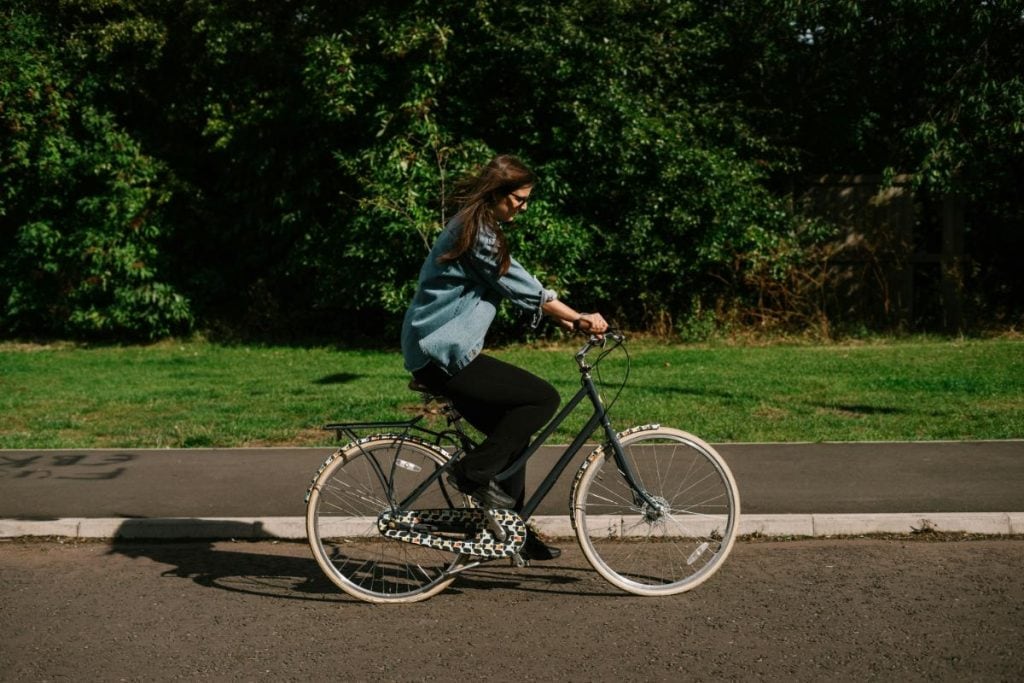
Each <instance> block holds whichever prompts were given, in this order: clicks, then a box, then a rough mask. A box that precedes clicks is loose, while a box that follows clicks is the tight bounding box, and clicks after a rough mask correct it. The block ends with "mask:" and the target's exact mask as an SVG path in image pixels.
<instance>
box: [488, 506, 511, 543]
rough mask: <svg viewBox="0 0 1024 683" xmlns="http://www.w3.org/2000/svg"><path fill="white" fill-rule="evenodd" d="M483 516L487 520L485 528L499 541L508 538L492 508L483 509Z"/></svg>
mask: <svg viewBox="0 0 1024 683" xmlns="http://www.w3.org/2000/svg"><path fill="white" fill-rule="evenodd" d="M484 518H485V519H486V520H487V529H488V530H489V531H490V532H491V534H492V535H493V536H494V538H496V539H497V540H498V541H499V542H504V541H505V539H506V538H508V533H506V531H505V529H504V527H502V526H501V522H500V521H498V516H497V515H496V514H495V511H494V510H490V509H489V510H484Z"/></svg>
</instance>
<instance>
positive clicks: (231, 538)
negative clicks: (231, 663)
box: [109, 519, 353, 601]
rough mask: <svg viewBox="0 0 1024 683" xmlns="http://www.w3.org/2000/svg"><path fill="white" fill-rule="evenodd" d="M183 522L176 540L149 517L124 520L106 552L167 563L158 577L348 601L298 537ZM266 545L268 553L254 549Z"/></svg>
mask: <svg viewBox="0 0 1024 683" xmlns="http://www.w3.org/2000/svg"><path fill="white" fill-rule="evenodd" d="M186 521H187V522H188V528H189V531H190V536H191V538H181V537H180V536H179V537H177V538H176V537H175V533H174V532H173V531H171V530H167V531H163V530H160V529H159V527H158V526H154V525H153V524H152V522H153V520H142V519H129V520H125V521H124V522H123V523H122V524H121V526H120V527H119V528H118V530H117V535H116V537H115V538H114V539H112V540H111V541H110V551H109V553H110V554H117V555H123V556H125V557H130V558H133V559H135V558H147V559H150V560H152V561H154V562H156V563H158V564H161V565H167V567H169V568H167V569H164V570H163V571H161V574H160V575H161V576H164V577H168V578H182V579H189V580H191V581H193V582H194V583H196V584H198V585H200V586H205V587H208V588H218V589H220V590H227V591H234V592H239V593H248V594H253V595H263V596H268V597H276V598H284V599H289V600H327V601H336V600H340V601H353V599H351V598H349V596H347V595H345V594H344V593H342V592H341V591H339V590H338V588H337V587H336V586H335V585H334V584H332V583H331V582H330V581H329V580H328V579H327V577H325V576H324V574H323V572H322V571H321V570H320V567H319V566H318V565H317V563H316V561H315V560H314V559H313V558H312V556H311V555H310V554H309V550H308V547H307V546H306V544H305V543H303V542H301V541H292V540H286V539H280V540H274V539H267V538H262V539H259V540H258V541H257V539H253V538H252V535H253V525H252V524H246V523H242V522H231V521H214V520H198V519H191V520H186ZM204 527H205V528H206V529H208V530H209V531H208V532H207V533H204ZM204 536H205V537H204ZM257 543H258V544H259V545H258V546H257ZM268 543H269V544H272V546H271V547H272V552H265V551H263V552H254V548H256V547H259V548H260V549H261V550H264V549H266V548H267V544H268Z"/></svg>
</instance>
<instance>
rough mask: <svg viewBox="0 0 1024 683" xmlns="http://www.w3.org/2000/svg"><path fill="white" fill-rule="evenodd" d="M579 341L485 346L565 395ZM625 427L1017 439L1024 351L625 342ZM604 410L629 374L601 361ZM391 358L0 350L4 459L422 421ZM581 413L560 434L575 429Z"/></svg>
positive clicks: (177, 350) (916, 345) (302, 437)
mask: <svg viewBox="0 0 1024 683" xmlns="http://www.w3.org/2000/svg"><path fill="white" fill-rule="evenodd" d="M575 348H576V346H575V345H574V344H573V345H569V344H563V345H555V346H545V347H538V348H535V347H525V346H523V347H512V348H508V349H501V350H496V351H493V353H495V354H496V355H498V356H499V357H501V358H504V359H506V360H508V361H510V362H512V363H516V364H520V365H522V366H524V367H526V368H528V369H530V370H532V371H533V372H536V373H538V374H539V375H541V376H543V377H546V378H548V379H549V380H551V381H552V383H553V384H554V385H555V386H556V387H557V388H558V390H559V391H560V392H561V393H562V396H563V398H564V399H567V398H568V397H570V396H571V395H572V394H573V392H574V391H575V390H576V388H577V386H578V381H579V380H578V373H577V370H576V368H575V364H574V363H573V361H572V354H573V352H574V351H575ZM629 352H630V358H631V361H632V362H631V368H630V375H629V382H628V384H627V385H626V387H625V389H624V390H623V391H622V393H621V395H620V396H619V398H618V400H617V401H616V402H615V404H614V407H613V413H612V419H613V422H614V424H615V425H616V426H617V427H618V428H621V429H624V428H626V427H628V426H631V425H634V424H641V423H648V422H660V423H662V424H665V425H668V426H674V427H679V428H681V429H685V430H687V431H691V432H693V433H695V434H697V435H699V436H701V437H703V438H705V439H706V440H708V441H711V442H743V441H865V440H932V439H1006V438H1021V437H1024V342H1022V341H1019V340H1015V339H996V340H984V341H981V340H966V341H947V340H943V341H938V340H921V339H916V340H901V341H890V342H884V343H883V342H878V343H864V344H852V345H827V346H804V345H774V346H725V345H720V346H719V345H713V346H681V345H666V344H660V343H656V342H652V341H637V342H633V343H631V344H630V346H629ZM601 367H602V372H601V379H602V380H603V386H604V390H603V395H604V397H605V400H606V401H608V400H611V398H612V397H613V396H614V395H615V393H616V391H617V388H618V386H619V385H620V384H621V382H622V378H623V375H624V371H625V368H626V363H625V358H624V356H623V355H621V354H613V355H611V356H609V357H608V359H607V360H606V361H605V363H604V364H603V365H602V366H601ZM407 379H408V376H407V374H406V373H405V371H404V370H403V369H402V364H401V358H400V356H399V354H398V352H397V351H390V352H385V351H366V350H344V349H331V348H299V347H254V346H223V345H217V344H211V343H207V342H202V341H187V342H163V343H160V344H156V345H150V346H105V347H76V346H73V345H68V344H54V345H45V346H40V345H25V344H14V343H7V344H0V448H88V447H104V448H166V447H207V446H219V447H230V446H254V445H255V446H261V445H262V446H265V445H300V446H308V445H327V444H330V443H331V442H332V441H331V438H332V437H331V436H330V435H329V434H327V433H325V432H322V431H320V430H319V426H320V425H322V424H323V423H325V422H329V421H356V420H374V419H404V418H407V417H409V416H411V415H414V414H416V413H417V411H418V410H419V406H420V402H419V399H418V398H417V396H416V395H414V394H412V393H411V392H410V391H408V390H407V389H406V387H405V385H406V381H407ZM584 418H585V415H583V411H580V412H579V413H578V414H577V417H576V419H574V420H572V421H570V422H569V423H568V424H567V427H563V430H562V431H561V432H559V434H557V435H556V437H555V441H558V442H566V441H568V440H569V438H570V437H571V434H570V433H569V431H568V430H569V429H572V428H574V427H577V428H578V426H579V425H580V424H582V422H583V421H584Z"/></svg>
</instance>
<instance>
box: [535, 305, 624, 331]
mask: <svg viewBox="0 0 1024 683" xmlns="http://www.w3.org/2000/svg"><path fill="white" fill-rule="evenodd" d="M542 308H543V310H544V313H545V314H546V315H548V316H549V317H551V318H554V319H555V320H556V321H558V324H559V325H561V326H562V327H564V328H566V329H567V330H577V329H578V330H583V331H584V332H592V333H594V334H602V333H603V332H605V331H606V330H607V329H608V323H607V322H605V319H604V318H603V317H602V316H601V314H600V313H578V312H576V310H575V309H573V308H572V307H571V306H569V305H568V304H565V303H563V302H561V301H559V300H558V299H553V300H551V301H549V302H547V303H546V304H544V306H543V307H542Z"/></svg>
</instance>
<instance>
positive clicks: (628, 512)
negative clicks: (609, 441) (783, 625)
mask: <svg viewBox="0 0 1024 683" xmlns="http://www.w3.org/2000/svg"><path fill="white" fill-rule="evenodd" d="M620 441H621V443H622V449H623V451H624V453H625V455H626V458H627V459H628V460H629V461H630V462H631V463H632V466H633V468H634V469H635V470H636V474H637V477H638V478H639V483H640V485H641V486H643V488H644V490H645V491H646V493H647V495H648V496H649V497H650V498H651V500H652V502H653V504H652V503H651V502H647V501H644V500H643V499H640V498H638V497H637V496H636V495H635V493H634V491H633V489H632V488H631V487H630V485H629V484H628V483H627V481H626V478H625V476H624V475H623V474H622V473H621V472H620V471H619V469H618V467H617V465H616V462H615V457H614V455H613V454H612V452H611V447H610V446H605V447H603V448H599V449H597V450H596V451H594V452H593V453H592V454H591V455H590V456H589V457H588V458H587V460H586V461H585V462H584V464H583V465H582V466H581V467H580V470H579V472H578V473H577V475H576V480H575V482H574V484H573V525H574V527H575V529H576V536H577V539H578V540H579V544H580V548H581V549H582V550H583V554H584V555H585V556H586V558H587V560H588V561H589V562H590V564H591V565H593V567H594V569H595V570H597V572H598V573H599V574H601V576H603V577H604V578H605V579H607V580H608V581H609V582H611V583H612V584H613V585H615V586H618V587H619V588H621V589H623V590H625V591H628V592H630V593H635V594H637V595H672V594H675V593H682V592H684V591H688V590H690V589H692V588H695V587H697V586H699V585H700V584H701V583H703V582H704V581H706V580H707V579H708V578H709V577H710V576H711V575H712V574H713V573H715V572H716V571H717V570H718V568H719V567H721V565H722V563H723V562H724V561H725V559H726V557H728V555H729V552H730V551H731V550H732V546H733V542H734V540H735V537H736V529H737V526H738V522H739V515H740V499H739V492H738V491H737V489H736V482H735V481H734V480H733V477H732V473H731V472H730V471H729V468H728V466H727V465H726V464H725V461H723V460H722V458H721V456H720V455H718V453H717V452H715V450H714V449H713V448H712V447H711V446H709V445H708V444H706V443H704V442H703V441H701V440H700V439H698V438H697V437H695V436H693V435H692V434H687V433H686V432H682V431H679V430H676V429H668V428H661V427H655V426H649V427H640V428H637V429H634V430H630V431H627V432H624V433H623V434H620Z"/></svg>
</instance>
